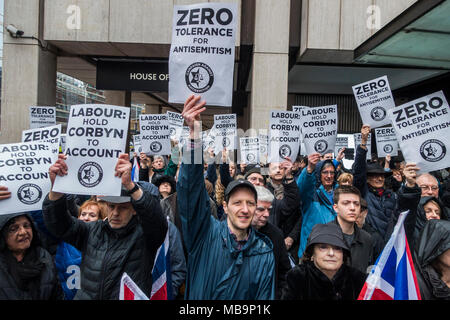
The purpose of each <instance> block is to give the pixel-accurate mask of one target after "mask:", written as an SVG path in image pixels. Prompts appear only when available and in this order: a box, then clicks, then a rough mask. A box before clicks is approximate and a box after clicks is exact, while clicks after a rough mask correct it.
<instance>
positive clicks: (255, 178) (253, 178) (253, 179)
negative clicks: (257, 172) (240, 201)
mask: <svg viewBox="0 0 450 320" xmlns="http://www.w3.org/2000/svg"><path fill="white" fill-rule="evenodd" d="M248 181H252V182H256V181H258V182H260V183H262V184H264V179H263V178H257V177H249V178H248Z"/></svg>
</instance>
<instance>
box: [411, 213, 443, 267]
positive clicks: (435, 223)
mask: <svg viewBox="0 0 450 320" xmlns="http://www.w3.org/2000/svg"><path fill="white" fill-rule="evenodd" d="M416 248H417V263H418V264H419V266H420V267H422V268H423V267H425V266H427V265H428V264H430V263H431V262H432V261H433V260H434V259H436V258H437V257H438V256H440V255H441V254H442V253H444V252H445V251H446V250H448V249H450V221H447V220H437V219H433V220H429V221H428V222H427V223H426V224H425V226H424V228H423V230H422V233H421V234H420V237H419V241H418V243H417V246H416Z"/></svg>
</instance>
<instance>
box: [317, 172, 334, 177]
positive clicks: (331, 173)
mask: <svg viewBox="0 0 450 320" xmlns="http://www.w3.org/2000/svg"><path fill="white" fill-rule="evenodd" d="M320 174H321V175H323V176H333V175H334V171H322V172H321V173H320Z"/></svg>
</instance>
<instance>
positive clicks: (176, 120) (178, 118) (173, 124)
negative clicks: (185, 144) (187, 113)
mask: <svg viewBox="0 0 450 320" xmlns="http://www.w3.org/2000/svg"><path fill="white" fill-rule="evenodd" d="M166 114H167V119H168V120H169V128H170V139H172V140H176V141H180V137H181V133H182V132H183V124H184V118H183V116H182V115H181V113H178V112H172V111H167V112H166Z"/></svg>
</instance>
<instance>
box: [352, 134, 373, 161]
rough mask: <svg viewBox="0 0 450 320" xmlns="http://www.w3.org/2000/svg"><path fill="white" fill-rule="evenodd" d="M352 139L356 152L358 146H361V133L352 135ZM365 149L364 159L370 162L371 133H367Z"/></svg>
mask: <svg viewBox="0 0 450 320" xmlns="http://www.w3.org/2000/svg"><path fill="white" fill-rule="evenodd" d="M353 139H354V141H355V150H356V148H358V146H359V145H360V144H361V141H362V136H361V133H354V134H353ZM366 148H367V154H366V159H367V160H371V159H372V134H371V133H369V136H368V138H367V144H366Z"/></svg>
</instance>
